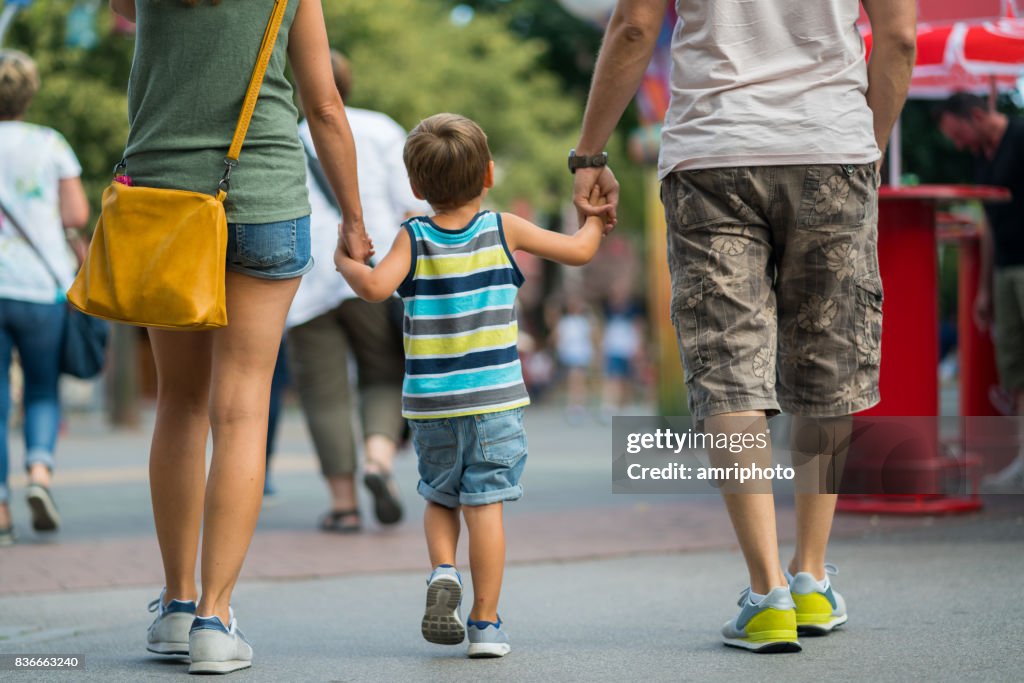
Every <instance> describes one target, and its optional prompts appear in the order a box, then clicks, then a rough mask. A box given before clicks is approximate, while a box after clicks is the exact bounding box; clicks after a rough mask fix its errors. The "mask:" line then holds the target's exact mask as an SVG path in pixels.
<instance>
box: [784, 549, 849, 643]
mask: <svg viewBox="0 0 1024 683" xmlns="http://www.w3.org/2000/svg"><path fill="white" fill-rule="evenodd" d="M838 573H839V570H838V569H836V566H835V565H833V564H826V565H825V578H824V579H822V580H821V581H818V580H817V579H816V578H814V575H813V574H811V573H810V572H797V574H796V576H792V575H790V573H789V572H786V579H788V580H789V592H790V593H791V594H792V595H793V603H794V604H795V605H796V629H797V631H798V632H799V633H800V635H802V636H824V635H828V634H829V633H831V632H832V631H833V630H835V629H836V628H838V627H839V626H842V625H843V624H845V623H846V620H847V616H846V601H845V600H843V596H842V595H840V594H839V592H838V591H836V590H834V589H833V588H832V582H831V581H830V580H829V578H828V577H829V576H835V575H836V574H838Z"/></svg>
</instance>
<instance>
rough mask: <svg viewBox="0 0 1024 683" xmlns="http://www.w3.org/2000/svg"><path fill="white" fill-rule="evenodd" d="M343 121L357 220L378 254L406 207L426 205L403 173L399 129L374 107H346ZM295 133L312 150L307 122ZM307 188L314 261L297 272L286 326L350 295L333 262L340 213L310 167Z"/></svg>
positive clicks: (401, 132)
mask: <svg viewBox="0 0 1024 683" xmlns="http://www.w3.org/2000/svg"><path fill="white" fill-rule="evenodd" d="M345 113H346V114H347V115H348V123H349V126H350V127H351V128H352V136H353V137H354V138H355V143H356V163H357V166H358V169H357V175H358V178H359V199H360V202H361V203H362V205H363V222H364V223H365V224H366V231H367V232H368V233H369V235H370V239H371V240H373V244H374V248H375V249H376V251H377V253H378V254H379V255H383V254H386V253H387V252H388V250H389V249H390V248H391V243H392V242H393V241H394V239H395V236H396V235H397V234H398V231H399V230H400V229H401V225H402V221H403V217H404V216H405V214H407V213H418V214H419V213H424V214H425V213H427V212H428V211H429V210H430V205H429V204H427V203H426V202H424V201H421V200H419V199H416V197H415V195H413V193H412V188H411V187H410V186H409V175H408V173H407V172H406V170H405V163H404V162H403V161H402V149H403V148H404V147H405V130H404V129H403V128H402V127H401V126H400V125H398V123H396V122H395V121H394V120H392V119H391V118H390V117H388V116H387V115H385V114H381V113H380V112H375V111H368V110H366V109H356V108H354V107H346V108H345ZM299 135H300V136H301V137H302V138H303V142H304V144H306V146H307V148H308V149H310V150H313V139H312V137H311V136H310V133H309V124H308V123H306V122H305V121H303V122H302V123H300V124H299ZM306 186H307V188H308V189H309V204H310V207H311V209H312V213H311V214H310V237H311V245H312V246H311V251H312V254H313V260H314V262H315V265H314V266H313V269H312V270H310V271H309V272H308V273H306V275H304V276H303V278H302V283H301V284H300V285H299V291H298V292H296V294H295V300H294V301H293V302H292V307H291V310H289V312H288V320H287V325H288V327H295V326H296V325H301V324H302V323H305V322H308V321H310V320H312V319H313V318H315V317H317V316H319V315H323V314H324V313H326V312H327V311H330V310H331V309H333V308H335V307H337V306H338V305H339V304H341V302H342V301H345V300H346V299H352V298H355V296H356V295H355V292H353V291H352V288H351V287H349V285H348V283H347V282H345V279H344V278H343V277H341V275H340V274H339V273H338V271H337V270H336V269H335V267H334V250H335V248H336V247H337V245H338V223H339V222H340V221H341V216H340V215H339V214H338V212H337V211H336V210H335V209H334V207H333V206H332V205H331V203H330V202H329V201H328V200H327V198H326V197H325V196H324V194H323V192H321V191H320V187H319V185H317V183H316V181H315V180H314V179H313V176H312V174H311V173H307V174H306Z"/></svg>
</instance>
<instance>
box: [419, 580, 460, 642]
mask: <svg viewBox="0 0 1024 683" xmlns="http://www.w3.org/2000/svg"><path fill="white" fill-rule="evenodd" d="M461 604H462V576H460V575H459V572H458V571H457V570H456V569H455V567H453V566H451V565H450V564H442V565H438V566H437V568H435V569H434V571H433V572H432V573H431V574H430V578H429V579H427V607H426V609H425V610H424V612H423V622H422V624H421V625H420V631H421V632H422V633H423V637H424V638H425V639H426V640H427V641H428V642H431V643H437V644H438V645H458V644H459V643H461V642H462V641H463V640H465V638H466V627H465V626H463V625H462V615H460V614H459V607H460V605H461Z"/></svg>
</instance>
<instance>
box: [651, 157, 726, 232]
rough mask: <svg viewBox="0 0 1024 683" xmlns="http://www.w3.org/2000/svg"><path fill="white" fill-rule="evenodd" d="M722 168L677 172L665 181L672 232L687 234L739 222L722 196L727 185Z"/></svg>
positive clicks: (664, 197) (663, 195)
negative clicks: (691, 231)
mask: <svg viewBox="0 0 1024 683" xmlns="http://www.w3.org/2000/svg"><path fill="white" fill-rule="evenodd" d="M724 173H725V171H722V170H721V169H702V170H697V171H675V172H673V173H671V174H670V175H669V176H668V177H666V178H665V180H664V181H663V182H662V186H661V201H662V204H664V206H665V218H666V221H667V223H668V225H669V229H674V230H678V231H680V232H686V231H689V230H696V229H697V228H703V227H705V226H709V225H714V224H716V223H728V222H733V221H735V220H736V219H735V217H734V215H733V211H732V209H731V207H730V206H729V204H728V203H727V202H725V201H724V200H723V199H722V197H723V196H724V193H723V192H722V188H723V187H724V186H725V185H726V184H727V179H726V178H725V176H724Z"/></svg>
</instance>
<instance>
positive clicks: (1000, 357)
mask: <svg viewBox="0 0 1024 683" xmlns="http://www.w3.org/2000/svg"><path fill="white" fill-rule="evenodd" d="M992 293H993V296H994V302H993V303H994V304H995V346H996V360H997V361H998V366H999V380H1000V382H1001V383H1002V385H1003V386H1004V387H1006V388H1007V389H1008V390H1009V391H1011V392H1012V395H1013V399H1014V408H1015V411H1014V414H1015V415H1017V416H1018V418H1020V417H1024V345H1022V344H1021V339H1024V267H1009V268H999V269H997V270H996V273H995V287H994V288H993V292H992ZM1017 432H1018V435H1020V434H1024V420H1019V421H1018V426H1017ZM1018 438H1020V437H1019V436H1018ZM985 485H986V487H992V489H993V490H1000V489H1005V490H1012V489H1015V488H1021V487H1024V443H1022V444H1021V446H1020V451H1018V453H1017V457H1016V458H1014V459H1013V461H1011V462H1010V463H1009V464H1008V465H1007V466H1006V467H1004V468H1003V469H1002V470H1000V471H999V472H996V473H994V474H992V475H990V476H989V477H986V479H985Z"/></svg>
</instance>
